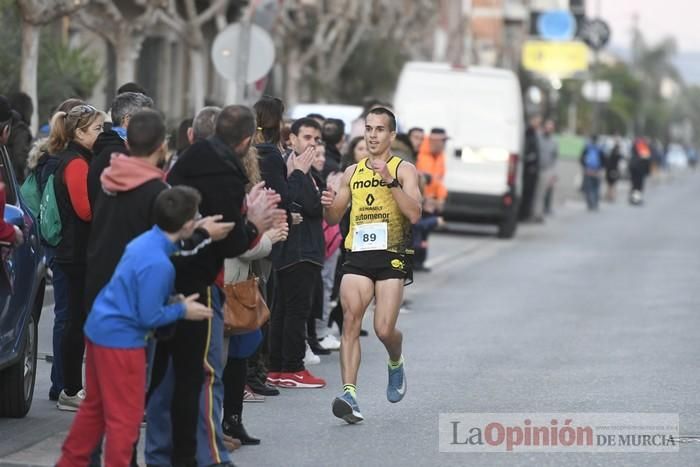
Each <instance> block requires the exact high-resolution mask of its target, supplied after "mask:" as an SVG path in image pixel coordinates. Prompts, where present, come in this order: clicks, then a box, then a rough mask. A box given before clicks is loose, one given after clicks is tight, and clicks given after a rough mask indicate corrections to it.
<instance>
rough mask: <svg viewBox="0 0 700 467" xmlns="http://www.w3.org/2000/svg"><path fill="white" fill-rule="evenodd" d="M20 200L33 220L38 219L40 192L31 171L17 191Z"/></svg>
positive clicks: (34, 175) (35, 176)
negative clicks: (20, 196)
mask: <svg viewBox="0 0 700 467" xmlns="http://www.w3.org/2000/svg"><path fill="white" fill-rule="evenodd" d="M19 192H20V193H21V194H22V199H23V200H24V203H25V204H26V206H27V209H29V212H31V213H32V216H34V218H35V219H37V218H38V217H39V205H40V204H41V190H40V188H39V180H37V174H36V171H34V170H33V171H32V172H31V173H30V174H29V176H28V177H27V179H26V180H25V181H24V183H22V186H21V187H20V189H19Z"/></svg>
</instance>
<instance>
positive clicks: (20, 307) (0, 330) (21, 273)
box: [0, 146, 46, 418]
mask: <svg viewBox="0 0 700 467" xmlns="http://www.w3.org/2000/svg"><path fill="white" fill-rule="evenodd" d="M0 178H1V179H2V181H3V182H4V184H5V197H6V204H5V222H9V223H11V224H14V225H16V226H17V227H19V228H21V229H22V230H23V232H24V238H25V242H24V243H23V244H22V245H20V246H18V247H16V248H14V247H11V246H0V417H17V418H19V417H24V416H25V415H26V414H27V412H29V409H30V408H31V405H32V398H33V397H34V381H35V379H36V361H37V338H38V325H39V317H40V316H41V308H42V305H43V302H44V288H45V285H46V264H45V263H46V262H45V258H44V249H43V248H42V245H41V242H40V240H39V232H38V226H37V224H36V222H35V219H34V218H33V217H32V215H31V214H30V212H29V210H28V209H27V207H26V205H25V204H24V201H23V200H22V198H21V196H20V193H19V187H18V185H17V180H16V178H15V176H14V173H13V171H12V164H11V161H10V157H9V155H8V153H7V150H6V149H5V147H4V146H0Z"/></svg>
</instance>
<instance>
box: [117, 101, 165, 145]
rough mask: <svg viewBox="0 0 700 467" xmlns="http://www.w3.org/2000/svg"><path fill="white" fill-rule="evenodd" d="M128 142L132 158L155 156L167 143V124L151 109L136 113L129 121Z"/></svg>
mask: <svg viewBox="0 0 700 467" xmlns="http://www.w3.org/2000/svg"><path fill="white" fill-rule="evenodd" d="M126 141H127V142H128V143H129V152H130V153H131V155H132V156H136V157H138V156H141V157H146V156H150V155H151V154H153V153H154V152H155V151H156V149H158V148H159V147H160V146H161V145H162V144H163V141H165V122H164V121H163V117H161V115H160V113H158V112H156V111H155V110H151V109H144V110H140V111H138V112H136V113H135V114H134V115H133V116H132V117H131V120H130V121H129V128H127V130H126Z"/></svg>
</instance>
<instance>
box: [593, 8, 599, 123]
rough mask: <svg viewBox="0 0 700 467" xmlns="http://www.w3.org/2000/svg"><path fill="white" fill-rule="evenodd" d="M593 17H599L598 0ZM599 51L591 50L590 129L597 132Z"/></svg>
mask: <svg viewBox="0 0 700 467" xmlns="http://www.w3.org/2000/svg"><path fill="white" fill-rule="evenodd" d="M595 10H596V11H595V17H596V19H599V18H600V0H596V7H595ZM599 55H600V51H599V50H598V49H597V48H596V49H595V50H594V51H593V121H592V122H591V123H592V124H591V131H592V133H593V134H594V135H597V134H598V129H599V125H598V119H599V118H600V96H599V95H598V91H599V90H598V79H599V77H600V56H599Z"/></svg>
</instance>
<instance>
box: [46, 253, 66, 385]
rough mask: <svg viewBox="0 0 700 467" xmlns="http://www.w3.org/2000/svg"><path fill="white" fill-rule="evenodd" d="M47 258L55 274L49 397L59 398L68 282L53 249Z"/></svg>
mask: <svg viewBox="0 0 700 467" xmlns="http://www.w3.org/2000/svg"><path fill="white" fill-rule="evenodd" d="M46 256H47V260H48V263H49V267H50V268H51V272H52V274H53V301H54V307H53V315H54V319H53V363H52V365H51V389H49V397H51V398H58V395H59V394H60V393H61V390H63V357H62V353H63V351H62V346H61V340H62V339H63V332H64V329H65V327H66V321H68V282H67V281H66V276H65V274H64V273H63V271H61V268H60V267H59V266H58V264H56V263H55V262H54V261H53V250H52V249H47V254H46Z"/></svg>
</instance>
